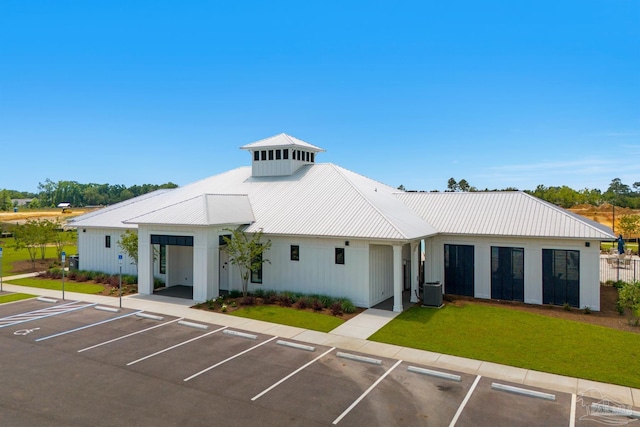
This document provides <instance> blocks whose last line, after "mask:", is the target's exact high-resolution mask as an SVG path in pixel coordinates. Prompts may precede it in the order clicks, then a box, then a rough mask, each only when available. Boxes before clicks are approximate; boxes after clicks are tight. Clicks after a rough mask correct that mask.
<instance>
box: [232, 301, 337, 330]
mask: <svg viewBox="0 0 640 427" xmlns="http://www.w3.org/2000/svg"><path fill="white" fill-rule="evenodd" d="M229 314H230V315H232V316H238V317H246V318H249V319H255V320H264V321H266V322H273V323H279V324H281V325H288V326H297V327H298V328H304V329H311V330H314V331H320V332H329V331H331V330H333V329H335V328H337V327H338V326H340V325H342V324H343V323H344V320H342V319H340V318H338V317H334V316H327V315H326V314H318V313H312V312H309V311H303V310H296V309H291V308H285V307H278V306H274V305H259V306H253V307H245V308H241V309H238V310H235V311H233V312H231V313H229Z"/></svg>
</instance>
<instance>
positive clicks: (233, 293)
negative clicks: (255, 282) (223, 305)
mask: <svg viewBox="0 0 640 427" xmlns="http://www.w3.org/2000/svg"><path fill="white" fill-rule="evenodd" d="M241 296H242V291H239V290H237V289H234V290H232V291H229V298H240V297H241Z"/></svg>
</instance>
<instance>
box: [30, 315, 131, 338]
mask: <svg viewBox="0 0 640 427" xmlns="http://www.w3.org/2000/svg"><path fill="white" fill-rule="evenodd" d="M140 311H142V310H140ZM140 311H134V312H133V313H129V314H125V315H123V316H118V317H113V318H111V319H107V320H103V321H101V322H97V323H91V324H90V325H85V326H81V327H79V328H75V329H70V330H68V331H64V332H59V333H57V334H53V335H49V336H46V337H42V338H38V339H37V340H36V342H39V341H44V340H48V339H51V338H56V337H59V336H62V335H67V334H71V333H73V332H78V331H81V330H83V329H88V328H93V327H94V326H98V325H102V324H105V323H109V322H113V321H114V320H120V319H124V318H125V317H129V316H134V315H135V314H137V313H140Z"/></svg>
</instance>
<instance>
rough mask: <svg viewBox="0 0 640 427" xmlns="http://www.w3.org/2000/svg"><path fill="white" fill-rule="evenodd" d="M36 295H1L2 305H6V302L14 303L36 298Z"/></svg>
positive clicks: (0, 301)
mask: <svg viewBox="0 0 640 427" xmlns="http://www.w3.org/2000/svg"><path fill="white" fill-rule="evenodd" d="M35 297H36V296H35V295H29V294H8V295H0V304H4V303H5V302H13V301H20V300H21V299H29V298H35Z"/></svg>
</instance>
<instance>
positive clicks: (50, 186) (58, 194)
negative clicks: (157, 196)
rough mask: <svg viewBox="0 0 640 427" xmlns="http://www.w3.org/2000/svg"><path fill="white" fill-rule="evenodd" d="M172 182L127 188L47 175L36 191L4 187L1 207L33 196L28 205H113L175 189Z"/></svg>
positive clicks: (8, 206) (0, 208) (46, 206)
mask: <svg viewBox="0 0 640 427" xmlns="http://www.w3.org/2000/svg"><path fill="white" fill-rule="evenodd" d="M176 187H177V185H176V184H174V183H173V182H167V183H165V184H161V185H157V184H142V185H132V186H130V187H126V186H124V185H120V184H116V185H111V184H95V183H89V184H81V183H79V182H77V181H58V182H53V181H51V180H50V179H49V178H47V179H46V180H45V181H44V182H39V183H38V192H37V193H30V192H20V191H15V190H7V189H4V190H2V191H0V210H3V211H7V210H10V209H12V208H13V206H14V204H13V203H12V202H11V199H32V200H31V202H30V203H29V207H31V208H36V209H37V208H49V207H55V206H57V205H58V203H63V202H67V203H71V205H72V206H100V205H112V204H114V203H118V202H122V201H124V200H127V199H131V198H133V197H136V196H140V195H142V194H146V193H149V192H151V191H156V190H159V189H164V188H176Z"/></svg>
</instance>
